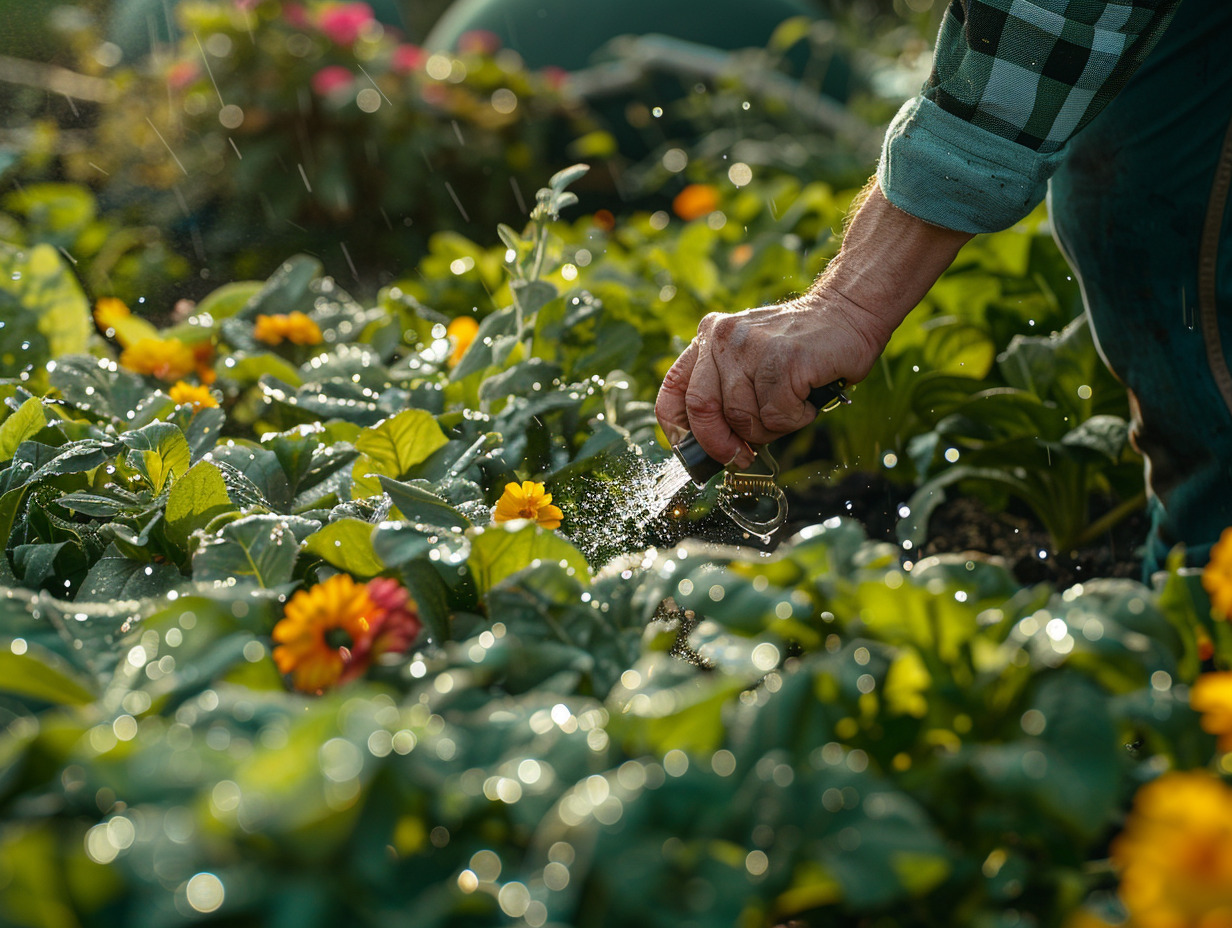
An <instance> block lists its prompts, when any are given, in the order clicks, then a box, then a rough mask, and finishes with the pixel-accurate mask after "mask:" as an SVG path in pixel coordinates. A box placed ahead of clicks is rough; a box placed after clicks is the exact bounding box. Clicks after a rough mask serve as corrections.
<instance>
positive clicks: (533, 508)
mask: <svg viewBox="0 0 1232 928" xmlns="http://www.w3.org/2000/svg"><path fill="white" fill-rule="evenodd" d="M563 517H564V513H563V512H561V511H560V509H559V508H558V507H556V506H553V505H552V494H551V493H545V492H544V490H543V484H542V483H536V482H535V481H534V480H523V481H522V482H521V483H520V484H518V483H507V484H505V492H504V493H503V494H502V495H501V498H500V499H499V500H498V501H497V503H496V511H495V512H494V513H493V515H492V518H493V519H494V520H495V521H497V522H509V521H511V520H513V519H533V520H534V521H536V522H538V523H539V525H540V526H542V527H543V528H560V520H561V519H562V518H563Z"/></svg>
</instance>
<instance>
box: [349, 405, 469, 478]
mask: <svg viewBox="0 0 1232 928" xmlns="http://www.w3.org/2000/svg"><path fill="white" fill-rule="evenodd" d="M448 443H449V439H448V438H446V437H445V433H444V432H442V431H441V427H440V426H439V425H437V423H436V418H435V417H434V416H433V415H432V414H431V413H428V412H424V411H423V410H422V409H407V410H404V411H403V412H400V413H398V414H397V415H396V416H394V417H393V418H391V419H386V420H385V421H384V422H382V423H381V424H380V425H378V426H376V427H375V428H372V429H366V430H365V431H363V432H362V433H360V436H359V438H357V439H356V440H355V448H356V450H358V451H359V452H360V453H361V454H362V455H363V457H361V458H360V459H359V460H358V461H357V462H356V463H355V468H354V471H353V474H354V478H355V484H356V490H357V491H359V492H357V494H356V495H357V497H358V496H361V495H362V496H372V495H375V494H376V493H379V492H380V484H379V482H378V479H377V478H378V476H379V475H381V474H384V475H385V476H386V477H395V478H402V477H405V476H406V475H407V474H408V473H409V472H410V470H411V468H412V467H414V466H415V465H416V464H419V463H421V462H423V461H425V460H427V459H428V457H430V456H431V455H432V453H433V452H434V451H436V450H437V449H438V448H442V447H444V446H445V445H447V444H448Z"/></svg>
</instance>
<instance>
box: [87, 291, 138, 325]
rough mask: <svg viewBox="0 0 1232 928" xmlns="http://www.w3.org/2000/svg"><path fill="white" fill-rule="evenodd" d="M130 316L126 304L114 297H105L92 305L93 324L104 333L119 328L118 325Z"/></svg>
mask: <svg viewBox="0 0 1232 928" xmlns="http://www.w3.org/2000/svg"><path fill="white" fill-rule="evenodd" d="M132 314H133V313H132V310H130V309H129V308H128V304H127V303H125V302H124V301H123V300H118V299H116V298H115V297H114V296H105V297H103V298H102V299H100V300H98V301H96V302H95V304H94V322H95V324H96V325H97V326H98V327H99V328H100V329H102V330H103V331H104V332H106V331H107V330H108V329H116V328H119V324H120V323H121V322H122V321H123V320H125V319H127V318H129V317H130V316H131V315H132Z"/></svg>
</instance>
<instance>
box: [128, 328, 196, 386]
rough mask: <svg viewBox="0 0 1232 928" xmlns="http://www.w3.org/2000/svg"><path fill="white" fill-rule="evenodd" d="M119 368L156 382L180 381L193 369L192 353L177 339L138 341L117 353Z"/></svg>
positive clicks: (144, 339) (194, 366)
mask: <svg viewBox="0 0 1232 928" xmlns="http://www.w3.org/2000/svg"><path fill="white" fill-rule="evenodd" d="M120 365H121V366H123V367H126V368H128V369H129V370H130V371H134V372H135V373H138V374H149V375H151V376H153V377H157V378H158V379H159V380H166V381H171V380H183V379H184V378H185V377H186V376H188V374H190V373H192V371H193V370H195V369H196V366H197V364H196V358H194V357H193V353H192V349H191V348H189V347H188V346H187V345H185V344H184V343H183V342H181V341H180V340H179V339H178V338H141V339H138V340H137V341H135V342H133V343H132V344H131V345H129V346H128V347H127V348H125V349H124V350H123V351H122V352H121V353H120Z"/></svg>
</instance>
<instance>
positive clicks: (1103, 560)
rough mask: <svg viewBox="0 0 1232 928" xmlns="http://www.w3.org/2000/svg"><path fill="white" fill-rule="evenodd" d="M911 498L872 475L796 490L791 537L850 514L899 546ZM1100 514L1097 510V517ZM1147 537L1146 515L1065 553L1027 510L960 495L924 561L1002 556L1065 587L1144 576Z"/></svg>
mask: <svg viewBox="0 0 1232 928" xmlns="http://www.w3.org/2000/svg"><path fill="white" fill-rule="evenodd" d="M909 495H910V490H909V489H906V488H903V487H900V486H897V485H896V484H894V483H891V482H890V481H889V480H887V479H885V478H884V477H882V476H880V475H878V474H867V473H853V474H851V475H849V476H847V477H845V478H844V479H843V480H841V481H839V482H838V483H835V484H829V485H819V486H812V487H809V488H808V489H807V490H805V491H803V492H801V493H793V492H792V491H790V490H788V491H787V497H788V504H789V506H790V512H791V522H790V523H789V526H788V528H787V530H786V531H785V532H784V537H790V535H791V533H792V532H793V531H796V530H799V529H800V528H803V527H804V526H805V525H809V524H814V523H817V522H821V521H823V520H825V519H828V518H830V517H832V516H835V515H844V516H850V517H852V518H855V519H857V520H859V521H860V522H861V523H863V525H864V527H865V530H866V531H867V532H868V535H869V537H870V538H874V539H878V540H882V541H889V542H893V543H895V544H897V543H898V538H897V536H896V535H895V526H896V525H897V523H898V519H899V516H898V510H899V506H900V505H902V504H904V503H905V502H906V499H907V497H908V496H909ZM1098 515H1099V513H1098V512H1094V513H1092V518H1095V517H1098ZM1146 532H1147V517H1146V513H1145V512H1143V511H1139V512H1136V513H1134V514H1133V515H1131V516H1129V517H1128V518H1126V519H1124V520H1123V521H1121V522H1120V523H1118V524H1117V525H1116V526H1115V527H1114V528H1113V529H1112V530H1111V531H1109V532H1108V534H1107V535H1105V537H1104V538H1103V539H1101V541H1100V542H1099V543H1098V544H1094V545H1090V546H1088V547H1085V548H1082V549H1081V550H1078V551H1068V552H1057V551H1053V550H1052V542H1051V540H1050V538H1049V536H1048V533H1047V532H1046V531H1044V529H1043V527H1042V526H1040V524H1039V523H1038V522H1037V521H1036V520H1035V518H1034V517H1033V516H1032V514H1031V513H1030V510H1029V509H1028V508H1027V507H1025V506H1021V507H1018V506H1011V507H1010V508H1009V509H1007V510H1005V511H1003V512H991V511H989V509H988V507H986V506H985V505H984V503H983V502H981V501H980V500H979V499H976V498H974V497H967V496H955V497H953V498H951V499H950V500H948V501H947V502H946V503H945V504H944V505H942V506H939V507H938V508H937V510H936V511H935V512H934V513H933V515H932V518H931V519H930V521H929V533H928V541H927V542H925V544H924V545H923V546H922V548H921V549H920V551H919V552H918V553H917V556H919V557H922V556H928V555H931V554H943V553H951V552H952V553H964V554H965V553H969V552H977V553H980V554H985V555H994V556H996V557H999V558H1002V559H1003V560H1004V561H1005V562H1006V564H1007V565H1008V566H1009V568H1010V569H1011V570H1012V571H1013V572H1014V576H1015V577H1017V578H1018V580H1019V581H1020V582H1022V583H1024V584H1031V583H1041V582H1046V583H1051V584H1053V585H1054V586H1056V587H1057V588H1058V589H1065V588H1067V587H1069V586H1072V585H1073V584H1075V583H1081V582H1082V581H1084V580H1090V579H1093V578H1095V577H1130V578H1134V579H1138V578H1140V577H1141V574H1142V559H1141V557H1139V556H1138V555H1137V550H1138V548H1139V547H1140V546H1141V545H1142V543H1143V541H1144V540H1145V538H1146Z"/></svg>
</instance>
